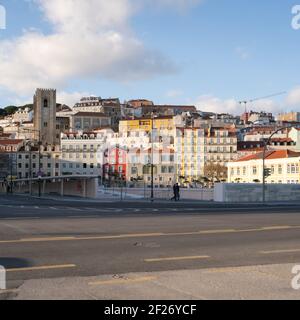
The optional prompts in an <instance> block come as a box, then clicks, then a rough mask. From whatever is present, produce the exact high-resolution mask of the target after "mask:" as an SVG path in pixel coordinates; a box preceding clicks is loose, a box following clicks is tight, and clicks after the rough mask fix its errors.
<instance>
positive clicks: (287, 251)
mask: <svg viewBox="0 0 300 320" xmlns="http://www.w3.org/2000/svg"><path fill="white" fill-rule="evenodd" d="M292 252H300V249H286V250H271V251H260V253H261V254H272V253H292Z"/></svg>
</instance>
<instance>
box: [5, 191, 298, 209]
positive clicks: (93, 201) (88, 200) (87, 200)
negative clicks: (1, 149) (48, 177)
mask: <svg viewBox="0 0 300 320" xmlns="http://www.w3.org/2000/svg"><path fill="white" fill-rule="evenodd" d="M11 197H20V198H22V197H23V198H25V199H37V200H41V201H43V200H52V201H59V202H70V201H71V202H82V203H90V204H100V203H118V204H121V203H124V204H126V203H128V204H134V203H145V204H146V203H147V204H170V206H174V205H176V204H177V205H181V204H190V205H191V204H193V205H199V208H201V207H202V208H249V209H250V208H254V207H255V208H258V207H276V206H282V207H295V206H300V201H287V202H282V201H281V202H276V201H273V202H267V203H265V204H263V203H260V202H259V203H257V202H255V203H254V202H248V203H246V202H242V203H236V202H234V203H229V202H226V203H221V202H214V201H204V200H185V199H183V200H181V201H179V202H174V201H171V200H162V199H154V201H153V202H152V201H151V200H150V199H126V200H121V199H120V198H118V197H113V198H108V197H101V198H96V199H94V198H80V197H60V196H53V195H51V196H42V197H38V196H29V195H24V194H13V195H11Z"/></svg>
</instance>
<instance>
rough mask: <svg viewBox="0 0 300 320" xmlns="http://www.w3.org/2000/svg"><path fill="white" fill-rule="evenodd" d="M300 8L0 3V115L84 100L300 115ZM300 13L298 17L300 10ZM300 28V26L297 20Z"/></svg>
mask: <svg viewBox="0 0 300 320" xmlns="http://www.w3.org/2000/svg"><path fill="white" fill-rule="evenodd" d="M295 5H300V0H264V1H261V0H110V1H107V0H85V1H82V0H64V1H61V0H0V8H1V6H2V7H4V8H5V11H6V29H5V30H2V29H0V106H1V107H4V106H6V105H11V104H13V105H15V104H17V105H21V104H25V103H30V102H31V101H32V96H33V94H34V91H35V89H36V88H40V87H45V88H56V89H57V91H58V102H60V103H65V104H68V105H71V106H72V105H73V104H74V103H75V102H77V101H78V100H79V99H80V98H81V97H82V96H86V95H95V96H101V97H102V98H108V97H119V98H120V99H121V101H124V100H130V99H139V98H143V99H150V100H153V101H154V102H155V103H157V104H192V105H196V106H197V108H198V109H199V110H203V111H213V112H228V113H233V114H241V113H242V112H243V111H244V106H241V105H240V104H239V101H240V100H253V99H255V98H261V97H266V96H270V95H272V94H275V93H279V92H285V94H283V95H279V96H277V97H272V98H266V99H262V100H258V101H255V102H252V103H249V104H248V109H249V110H250V109H252V110H257V111H260V110H263V111H271V112H274V113H280V112H285V111H289V110H293V111H300V29H299V30H295V29H294V28H292V20H293V19H294V21H295V19H297V17H295V13H292V8H293V7H294V6H295ZM299 12H300V10H299ZM299 21H300V17H299Z"/></svg>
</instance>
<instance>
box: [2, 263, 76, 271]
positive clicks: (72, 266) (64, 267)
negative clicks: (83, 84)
mask: <svg viewBox="0 0 300 320" xmlns="http://www.w3.org/2000/svg"><path fill="white" fill-rule="evenodd" d="M67 268H76V265H75V264H61V265H52V266H40V267H28V268H11V269H6V272H25V271H39V270H53V269H67Z"/></svg>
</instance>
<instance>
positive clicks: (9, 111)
mask: <svg viewBox="0 0 300 320" xmlns="http://www.w3.org/2000/svg"><path fill="white" fill-rule="evenodd" d="M4 110H5V112H6V114H7V115H11V114H14V113H15V112H16V111H18V107H16V106H7V107H5V108H4Z"/></svg>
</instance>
